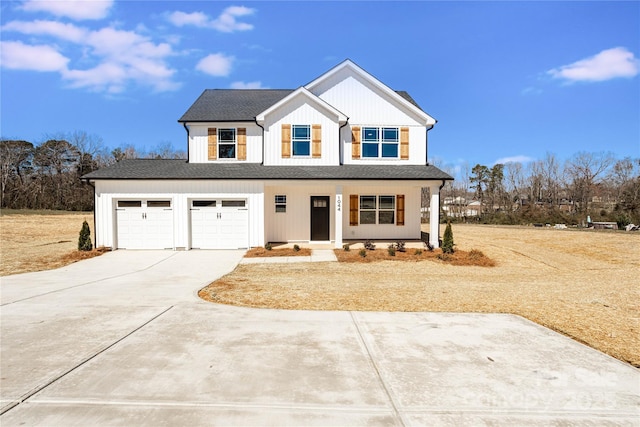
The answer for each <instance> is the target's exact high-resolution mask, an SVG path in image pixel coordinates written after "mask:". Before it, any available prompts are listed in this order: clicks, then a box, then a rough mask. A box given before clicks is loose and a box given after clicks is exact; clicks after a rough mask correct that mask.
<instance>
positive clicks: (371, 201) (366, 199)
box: [360, 196, 376, 209]
mask: <svg viewBox="0 0 640 427" xmlns="http://www.w3.org/2000/svg"><path fill="white" fill-rule="evenodd" d="M375 208H376V196H360V209H375Z"/></svg>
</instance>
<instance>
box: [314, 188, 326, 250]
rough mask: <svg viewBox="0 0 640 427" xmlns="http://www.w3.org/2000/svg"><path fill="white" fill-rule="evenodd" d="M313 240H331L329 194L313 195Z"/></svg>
mask: <svg viewBox="0 0 640 427" xmlns="http://www.w3.org/2000/svg"><path fill="white" fill-rule="evenodd" d="M311 240H324V241H326V240H329V196H311Z"/></svg>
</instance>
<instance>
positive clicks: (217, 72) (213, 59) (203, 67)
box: [196, 53, 234, 77]
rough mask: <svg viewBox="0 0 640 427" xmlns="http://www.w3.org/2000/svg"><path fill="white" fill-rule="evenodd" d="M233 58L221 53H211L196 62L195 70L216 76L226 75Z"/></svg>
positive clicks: (229, 70)
mask: <svg viewBox="0 0 640 427" xmlns="http://www.w3.org/2000/svg"><path fill="white" fill-rule="evenodd" d="M233 59H234V58H233V57H232V56H225V55H224V54H222V53H212V54H211V55H207V56H205V57H204V58H202V59H201V60H200V62H198V64H197V65H196V70H198V71H202V72H203V73H206V74H210V75H212V76H216V77H224V76H228V75H229V73H230V72H231V64H232V63H233Z"/></svg>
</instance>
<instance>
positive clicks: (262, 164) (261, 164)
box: [253, 117, 264, 166]
mask: <svg viewBox="0 0 640 427" xmlns="http://www.w3.org/2000/svg"><path fill="white" fill-rule="evenodd" d="M253 120H255V122H256V125H258V126H260V129H262V161H261V162H260V166H264V127H263V126H262V125H261V124H260V123H258V118H257V117H254V118H253Z"/></svg>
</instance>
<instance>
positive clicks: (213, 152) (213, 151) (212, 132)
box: [209, 128, 218, 160]
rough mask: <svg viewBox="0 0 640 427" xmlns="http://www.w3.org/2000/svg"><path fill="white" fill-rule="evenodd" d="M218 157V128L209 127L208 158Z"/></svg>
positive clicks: (214, 158)
mask: <svg viewBox="0 0 640 427" xmlns="http://www.w3.org/2000/svg"><path fill="white" fill-rule="evenodd" d="M217 158H218V129H216V128H209V160H216V159H217Z"/></svg>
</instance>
